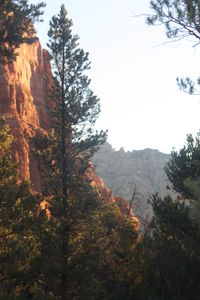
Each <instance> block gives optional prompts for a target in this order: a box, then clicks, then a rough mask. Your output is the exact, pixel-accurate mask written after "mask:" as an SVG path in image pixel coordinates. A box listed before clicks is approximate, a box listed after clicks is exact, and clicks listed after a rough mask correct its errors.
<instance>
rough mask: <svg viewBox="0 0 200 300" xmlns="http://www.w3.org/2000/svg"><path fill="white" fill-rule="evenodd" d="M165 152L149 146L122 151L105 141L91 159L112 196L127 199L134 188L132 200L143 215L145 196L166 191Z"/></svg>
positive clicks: (146, 207)
mask: <svg viewBox="0 0 200 300" xmlns="http://www.w3.org/2000/svg"><path fill="white" fill-rule="evenodd" d="M169 157H170V156H169V155H168V154H164V153H161V152H159V151H158V150H153V149H144V150H133V151H132V152H129V151H128V152H125V151H124V150H123V148H121V149H120V150H119V151H115V150H114V149H113V148H112V146H111V145H110V144H109V143H105V145H103V146H101V148H100V150H99V151H98V152H97V153H96V154H95V155H94V157H93V159H92V162H93V164H94V165H95V170H96V173H97V175H98V176H100V177H101V178H102V179H103V180H104V182H105V184H106V185H107V186H108V187H109V188H110V189H111V190H112V191H113V193H114V195H115V196H123V197H125V198H126V199H129V200H130V199H131V197H132V194H133V191H134V188H135V187H136V190H137V192H138V195H137V201H135V203H134V208H133V209H134V212H135V214H136V215H142V217H145V216H146V215H147V213H148V212H149V210H150V208H149V206H148V205H147V199H148V198H149V195H151V194H152V193H158V194H159V195H161V196H163V195H165V194H167V193H169V191H168V190H167V189H166V185H167V184H168V181H167V177H166V175H165V172H164V170H163V168H164V166H165V164H166V163H167V161H168V160H169Z"/></svg>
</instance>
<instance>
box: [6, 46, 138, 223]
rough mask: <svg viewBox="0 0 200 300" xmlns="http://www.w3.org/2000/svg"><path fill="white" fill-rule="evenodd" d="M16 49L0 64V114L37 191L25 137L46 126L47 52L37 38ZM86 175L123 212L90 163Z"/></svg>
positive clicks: (23, 175)
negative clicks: (9, 60) (10, 59)
mask: <svg viewBox="0 0 200 300" xmlns="http://www.w3.org/2000/svg"><path fill="white" fill-rule="evenodd" d="M18 52H19V56H18V57H17V59H16V61H15V62H13V63H12V64H9V65H1V64H0V114H1V115H5V117H6V119H7V121H8V123H9V125H10V127H11V131H12V133H13V135H14V143H13V154H14V157H15V159H16V161H17V162H18V163H19V175H20V177H21V178H24V179H31V181H32V183H33V187H34V189H35V190H36V191H40V190H41V178H40V174H39V171H38V169H37V162H35V161H34V160H33V159H32V158H31V155H30V145H29V142H28V137H29V136H30V137H31V136H33V135H35V133H36V131H38V130H40V131H43V132H46V131H48V128H49V115H48V104H47V99H48V92H49V91H50V86H51V84H52V73H51V66H50V62H49V60H48V52H47V51H46V50H43V49H42V48H41V45H40V42H39V41H37V42H35V43H33V44H32V45H27V44H23V45H22V46H21V47H20V48H19V51H18ZM88 176H89V177H90V179H91V180H92V181H91V184H92V185H93V186H96V187H97V188H98V190H99V192H100V193H101V195H102V196H103V199H104V204H112V203H114V202H117V203H118V205H119V207H120V209H121V211H122V213H123V214H126V212H127V211H128V202H127V201H126V200H124V201H122V200H121V201H118V199H116V200H115V198H114V196H113V193H112V192H111V191H110V190H109V189H108V188H106V187H105V186H104V182H103V180H102V179H101V178H99V177H98V176H97V175H96V174H95V172H94V170H93V168H92V167H91V170H90V171H89V175H88ZM122 202H123V205H122ZM131 217H132V220H133V221H134V223H135V224H136V225H137V227H138V226H139V222H138V220H137V219H136V218H135V217H134V215H133V214H131Z"/></svg>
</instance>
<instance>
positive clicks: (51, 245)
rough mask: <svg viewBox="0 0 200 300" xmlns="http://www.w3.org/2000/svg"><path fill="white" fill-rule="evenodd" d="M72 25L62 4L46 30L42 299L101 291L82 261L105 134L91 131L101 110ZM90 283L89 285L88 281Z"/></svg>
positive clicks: (96, 202) (36, 147)
mask: <svg viewBox="0 0 200 300" xmlns="http://www.w3.org/2000/svg"><path fill="white" fill-rule="evenodd" d="M71 27H72V21H71V20H69V19H68V18H67V12H66V10H65V7H64V5H62V6H61V10H60V13H59V14H58V16H55V17H53V18H52V21H51V23H50V30H49V33H48V35H49V44H48V46H49V50H50V55H51V58H52V66H53V73H54V86H53V87H52V93H51V98H50V99H49V100H50V102H51V107H53V108H52V109H51V111H50V113H51V115H52V124H51V125H52V129H51V130H50V132H49V134H48V135H47V136H39V135H38V136H36V138H35V139H34V140H33V152H34V155H35V157H36V158H37V159H38V161H39V166H40V169H41V173H42V174H43V183H44V184H43V187H44V189H43V196H44V198H45V199H46V201H47V205H48V210H49V211H50V215H51V217H50V220H49V222H48V224H45V228H44V230H43V235H42V239H41V244H42V249H43V253H44V257H45V258H44V261H43V266H42V269H43V274H44V279H43V281H42V282H43V290H41V291H40V292H41V294H40V295H41V296H42V297H43V299H67V298H68V297H69V298H70V299H76V298H77V297H82V298H80V299H84V297H85V296H83V295H85V294H87V295H89V296H88V297H90V295H91V291H93V294H94V295H95V294H96V295H101V296H102V295H103V294H102V293H104V292H103V291H102V289H101V283H100V282H99V280H98V279H97V278H96V277H94V276H91V274H90V269H91V268H90V264H89V263H87V264H85V260H86V259H87V256H88V254H89V253H90V252H91V250H90V248H91V247H93V246H94V245H93V244H90V245H88V244H87V243H86V242H85V240H86V236H87V235H88V230H89V228H90V222H92V220H93V218H94V215H95V214H96V212H97V211H98V210H99V209H100V199H99V195H98V193H97V192H96V191H95V190H94V189H93V188H92V187H91V186H90V182H89V179H88V177H87V174H86V170H87V169H88V166H89V162H88V158H89V156H90V155H92V153H93V151H94V148H95V147H96V146H97V145H98V144H101V143H103V142H104V141H105V138H106V133H105V132H103V131H101V132H100V133H98V132H96V131H94V130H93V126H94V124H95V121H96V119H97V117H98V114H99V112H100V107H99V99H98V98H97V97H96V96H95V95H94V94H93V92H92V91H91V90H90V88H89V84H90V80H89V79H88V77H87V75H86V73H85V72H86V71H87V70H88V69H89V66H90V62H89V60H88V53H85V52H84V51H83V50H82V49H80V48H79V47H78V37H77V36H74V35H73V34H72V31H71ZM49 262H51V264H50V263H49ZM87 277H88V278H90V280H89V279H88V278H87ZM88 280H89V281H88ZM91 282H94V284H92V288H91V285H90V286H88V284H89V283H91ZM77 293H78V294H77ZM81 295H82V296H81ZM98 297H100V296H98ZM102 297H103V296H102ZM86 298H87V297H86Z"/></svg>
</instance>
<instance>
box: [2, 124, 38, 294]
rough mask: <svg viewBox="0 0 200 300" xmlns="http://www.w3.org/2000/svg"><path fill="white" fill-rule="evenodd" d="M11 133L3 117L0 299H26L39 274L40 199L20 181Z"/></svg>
mask: <svg viewBox="0 0 200 300" xmlns="http://www.w3.org/2000/svg"><path fill="white" fill-rule="evenodd" d="M11 142H12V136H11V134H10V131H9V127H8V125H7V124H6V122H5V120H4V119H2V120H1V126H0V286H1V288H0V299H27V298H24V297H25V295H28V294H30V295H31V294H32V293H33V294H34V285H36V284H37V280H38V275H39V265H38V263H39V254H40V247H39V240H38V237H37V235H36V231H38V230H39V227H38V224H37V221H36V219H37V218H36V216H37V211H38V209H39V202H38V200H37V198H36V197H34V196H33V195H32V194H31V191H30V183H29V182H26V181H21V182H19V179H18V176H17V165H16V164H14V163H13V162H12V157H11V154H10V144H11Z"/></svg>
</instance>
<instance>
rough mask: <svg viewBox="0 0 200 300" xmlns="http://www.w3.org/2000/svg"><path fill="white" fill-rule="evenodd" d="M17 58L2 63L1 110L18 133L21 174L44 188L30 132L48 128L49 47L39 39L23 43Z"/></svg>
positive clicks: (16, 143)
mask: <svg viewBox="0 0 200 300" xmlns="http://www.w3.org/2000/svg"><path fill="white" fill-rule="evenodd" d="M18 52H19V55H18V57H17V59H16V61H15V62H13V63H11V64H9V65H3V64H0V114H1V116H2V115H5V117H6V119H7V121H8V123H9V125H10V127H11V131H12V133H13V135H14V137H15V138H14V143H13V153H14V157H15V159H16V160H17V162H18V163H19V174H20V176H21V177H23V178H25V179H30V178H31V180H32V181H33V183H34V188H35V189H36V190H40V189H41V183H40V176H39V173H38V170H37V164H36V162H34V161H33V159H32V158H31V156H30V151H29V150H30V149H29V143H28V139H27V137H28V136H32V135H34V134H35V132H36V131H37V130H38V129H39V130H48V126H49V117H48V108H47V107H48V105H47V100H48V99H47V97H48V91H49V87H50V84H51V80H52V79H51V67H50V63H49V61H48V53H47V51H45V50H43V49H42V48H41V45H40V42H39V41H37V42H35V43H34V44H32V45H27V44H23V45H22V46H21V47H20V49H19V51H18Z"/></svg>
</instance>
